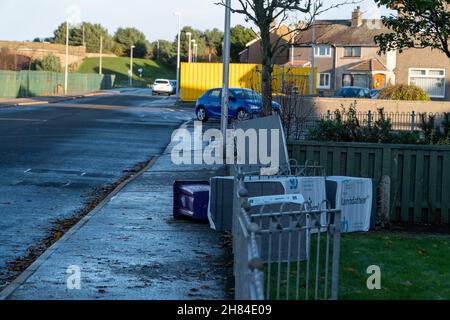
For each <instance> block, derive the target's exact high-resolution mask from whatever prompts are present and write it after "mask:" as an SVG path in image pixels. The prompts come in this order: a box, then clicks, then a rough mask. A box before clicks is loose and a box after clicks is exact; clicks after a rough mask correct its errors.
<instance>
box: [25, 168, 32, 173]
mask: <svg viewBox="0 0 450 320" xmlns="http://www.w3.org/2000/svg"><path fill="white" fill-rule="evenodd" d="M31 170H32V169H31V168H30V169H28V170H25V171H24V173H28V172H30V171H31Z"/></svg>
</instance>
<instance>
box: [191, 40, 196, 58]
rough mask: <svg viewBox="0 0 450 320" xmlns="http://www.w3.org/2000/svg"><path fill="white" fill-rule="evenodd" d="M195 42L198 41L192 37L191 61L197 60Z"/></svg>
mask: <svg viewBox="0 0 450 320" xmlns="http://www.w3.org/2000/svg"><path fill="white" fill-rule="evenodd" d="M195 43H196V41H195V39H192V41H191V44H192V47H191V48H192V50H191V62H195Z"/></svg>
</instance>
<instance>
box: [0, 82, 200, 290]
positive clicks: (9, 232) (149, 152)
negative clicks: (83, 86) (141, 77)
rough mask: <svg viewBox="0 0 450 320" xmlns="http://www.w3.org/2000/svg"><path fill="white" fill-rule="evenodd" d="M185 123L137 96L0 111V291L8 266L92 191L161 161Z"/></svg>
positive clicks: (167, 103) (169, 104)
mask: <svg viewBox="0 0 450 320" xmlns="http://www.w3.org/2000/svg"><path fill="white" fill-rule="evenodd" d="M192 116H193V109H191V108H190V107H177V106H175V100H174V99H173V98H159V97H158V98H156V97H151V96H150V94H149V92H148V91H147V90H142V89H141V90H128V91H124V92H122V93H120V94H118V93H116V94H110V95H107V96H99V97H90V98H85V99H81V100H77V101H71V102H68V103H61V104H52V105H45V106H44V105H43V106H32V107H20V108H0V289H1V288H2V287H4V286H5V285H6V279H7V278H8V277H10V276H11V272H9V271H8V270H7V263H8V262H10V261H13V260H15V259H17V258H19V257H23V256H26V255H27V250H28V248H29V247H30V246H35V245H36V244H37V243H39V241H40V240H42V239H43V238H44V237H45V236H46V235H48V232H49V230H50V228H51V227H52V223H53V222H54V221H55V220H57V219H66V218H69V217H71V216H73V215H74V213H76V212H77V211H78V210H80V209H82V208H83V207H84V206H85V203H86V201H87V200H88V198H89V196H90V195H91V194H92V192H93V190H94V189H96V188H97V187H100V186H104V185H107V184H111V183H114V182H115V181H117V180H118V179H120V178H121V177H122V176H123V175H124V171H126V170H129V169H131V168H133V167H134V166H135V165H136V164H138V163H141V162H145V161H148V160H149V159H150V158H152V157H153V156H155V155H159V154H161V153H162V152H163V151H164V149H165V147H166V146H167V144H168V143H169V142H170V138H171V135H172V132H173V130H175V129H176V128H178V127H179V126H180V124H182V123H183V122H185V121H186V120H189V119H191V118H192Z"/></svg>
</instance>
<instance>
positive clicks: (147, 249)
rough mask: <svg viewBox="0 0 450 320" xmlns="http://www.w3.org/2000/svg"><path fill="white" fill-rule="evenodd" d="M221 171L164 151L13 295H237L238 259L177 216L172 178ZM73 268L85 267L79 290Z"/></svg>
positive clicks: (218, 240) (67, 297)
mask: <svg viewBox="0 0 450 320" xmlns="http://www.w3.org/2000/svg"><path fill="white" fill-rule="evenodd" d="M222 170H223V169H222V168H221V167H211V166H208V167H206V166H175V165H173V164H172V162H171V159H170V154H169V153H166V154H164V155H163V156H161V157H160V158H158V159H157V160H156V162H155V163H154V165H153V166H151V167H150V168H149V169H148V170H147V171H146V172H145V173H144V174H142V175H141V176H139V177H137V178H136V179H135V180H133V181H132V182H130V183H129V184H128V185H126V186H125V187H124V188H123V189H122V190H121V191H120V192H119V193H118V194H117V195H116V196H114V197H112V198H111V199H110V200H109V202H108V203H107V204H106V205H105V206H104V207H103V208H101V209H100V210H99V211H98V212H97V213H95V214H93V215H91V216H88V217H87V218H86V219H85V220H84V221H82V223H81V224H82V225H81V227H79V228H78V229H75V230H76V231H75V232H73V233H72V234H69V235H67V236H66V237H63V238H62V239H61V240H60V241H59V242H57V243H56V244H55V248H56V250H55V251H54V252H53V253H52V254H51V255H50V256H49V257H47V258H45V259H41V261H38V263H37V265H39V264H40V265H39V266H38V267H37V270H35V271H34V272H32V274H31V275H30V276H29V277H28V278H27V279H26V281H25V282H24V283H22V284H21V285H20V286H19V287H18V288H16V290H14V291H13V292H12V293H11V294H10V295H9V296H8V297H7V298H8V299H18V300H21V299H51V300H53V299H57V300H58V299H65V300H72V299H89V300H90V299H107V300H110V299H112V300H114V299H126V300H135V299H160V300H166V299H175V300H177V299H196V300H198V299H202V300H203V299H229V298H232V297H230V296H229V295H228V292H227V291H228V290H227V284H228V283H229V281H231V280H232V278H231V275H232V270H231V269H232V260H231V257H230V256H229V255H228V253H227V250H226V249H225V248H224V247H223V240H222V239H221V238H220V235H219V234H218V233H216V232H214V231H212V230H210V229H209V226H208V225H204V224H196V223H192V222H189V221H178V220H177V221H176V220H174V219H173V218H172V185H173V182H174V180H197V179H200V180H204V179H206V180H207V179H209V178H210V177H211V176H214V175H223V174H224V172H223V171H222ZM73 265H75V266H79V267H80V268H81V290H69V289H68V288H67V277H68V274H67V268H68V267H69V266H73ZM10 289H11V287H10ZM7 290H8V288H7ZM3 293H5V291H4V292H3Z"/></svg>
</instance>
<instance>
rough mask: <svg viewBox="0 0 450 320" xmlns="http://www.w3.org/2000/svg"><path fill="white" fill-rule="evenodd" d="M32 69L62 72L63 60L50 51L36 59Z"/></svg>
mask: <svg viewBox="0 0 450 320" xmlns="http://www.w3.org/2000/svg"><path fill="white" fill-rule="evenodd" d="M32 69H33V70H36V71H51V72H61V69H62V68H61V60H60V59H59V58H58V57H57V56H55V55H54V54H52V53H50V54H48V55H46V56H45V57H43V58H41V59H36V60H34V61H33V64H32Z"/></svg>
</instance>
